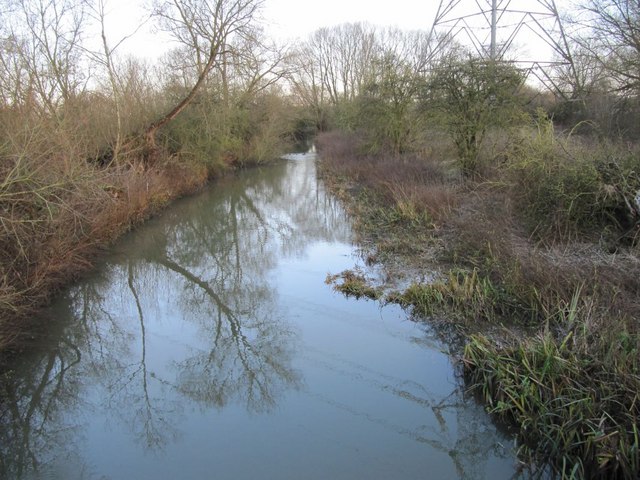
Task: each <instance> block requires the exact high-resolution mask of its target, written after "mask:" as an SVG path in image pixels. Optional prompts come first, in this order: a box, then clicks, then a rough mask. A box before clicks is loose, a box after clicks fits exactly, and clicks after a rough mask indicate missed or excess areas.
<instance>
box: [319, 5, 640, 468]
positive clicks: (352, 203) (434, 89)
mask: <svg viewBox="0 0 640 480" xmlns="http://www.w3.org/2000/svg"><path fill="white" fill-rule="evenodd" d="M626 3H627V2H590V3H589V4H588V5H587V7H588V8H586V10H583V12H586V13H585V14H588V15H589V16H588V17H586V18H590V19H591V22H595V23H591V24H590V23H589V21H585V20H584V19H583V20H581V22H582V23H581V26H582V27H583V28H582V29H581V30H580V32H579V33H580V35H581V36H580V37H578V36H577V34H576V37H575V38H574V39H573V40H574V45H575V46H576V55H575V56H573V57H572V58H571V59H572V61H573V62H574V63H573V67H574V68H575V70H574V73H579V72H581V73H583V74H584V75H583V76H580V75H577V76H575V75H574V76H573V77H572V78H569V76H567V77H565V79H566V81H567V82H568V83H570V84H571V85H570V86H571V88H569V89H568V90H569V91H572V92H573V94H572V96H571V97H567V96H563V95H560V92H558V96H557V97H556V98H555V99H552V100H551V101H550V100H549V99H548V98H547V99H546V100H545V101H544V102H540V101H539V98H536V96H535V92H534V91H533V90H532V89H530V88H529V87H526V86H524V85H523V79H522V77H521V75H520V73H519V72H518V71H517V70H515V69H513V67H512V66H511V65H509V64H501V63H499V62H491V61H487V60H483V59H478V58H474V57H469V56H465V54H460V53H459V50H457V49H453V50H450V51H449V52H448V53H446V52H445V54H443V55H441V56H439V57H438V58H433V57H430V58H429V60H428V62H429V65H430V67H431V68H428V69H422V70H420V69H407V68H405V67H404V65H407V62H395V63H394V64H393V65H395V67H394V68H395V71H394V74H393V75H389V74H388V73H385V72H384V69H383V70H380V71H376V70H375V68H376V66H378V65H386V67H387V68H389V65H391V64H390V63H384V62H380V63H376V62H370V63H369V65H371V68H372V69H373V71H372V72H370V74H369V76H368V77H367V78H368V79H369V81H368V82H367V81H365V82H363V84H362V85H363V86H362V88H361V89H360V90H358V92H357V93H356V94H355V97H354V99H353V100H352V101H351V102H350V104H349V105H345V103H344V102H342V103H340V104H338V103H335V104H332V103H331V102H327V104H325V110H326V111H325V118H327V119H330V122H329V124H330V125H332V126H333V127H334V128H336V131H330V132H327V133H322V134H321V135H320V136H319V137H318V139H317V145H318V148H319V150H320V152H321V158H322V168H323V174H324V176H325V178H326V179H327V181H328V182H329V184H330V185H331V187H332V188H333V189H334V191H336V192H337V193H338V194H339V195H341V196H342V197H343V198H345V200H346V202H347V204H348V205H349V207H350V209H351V211H352V212H353V213H354V215H355V217H356V219H357V227H358V231H359V232H360V235H361V240H362V241H363V243H364V244H365V245H369V247H370V248H369V252H368V253H367V261H373V262H376V261H379V262H383V263H386V264H389V263H391V262H394V261H398V259H399V258H400V259H401V260H402V261H404V262H405V265H412V266H414V267H418V269H419V273H422V275H421V276H423V277H424V276H425V275H424V272H425V271H429V272H432V273H431V274H429V275H426V277H427V278H428V280H427V281H424V282H422V283H414V284H412V285H411V286H409V287H408V288H407V289H406V290H405V291H402V292H389V291H388V289H384V288H383V291H384V294H383V296H382V299H383V301H391V302H398V303H400V304H402V305H406V306H411V307H412V308H413V310H414V312H415V314H416V315H418V316H420V317H423V318H424V317H427V318H432V319H437V320H438V321H439V322H442V321H444V319H446V321H448V322H450V323H451V324H453V325H454V326H455V327H456V330H459V331H462V332H465V334H466V337H467V341H466V347H465V348H464V351H461V352H460V357H461V365H462V367H463V370H464V373H465V377H466V378H467V380H468V382H469V386H470V389H471V390H472V391H475V392H477V393H478V394H479V395H480V396H481V397H482V398H483V400H484V401H485V402H486V403H487V407H488V409H489V410H490V411H491V412H492V413H494V414H496V415H498V416H500V417H502V418H504V419H506V420H508V421H509V422H513V423H515V424H516V425H517V426H518V427H519V428H518V431H519V439H520V454H521V456H522V458H523V459H524V460H526V461H528V462H531V463H532V464H534V465H535V464H539V465H542V468H543V469H546V471H547V472H552V474H553V475H557V476H559V477H562V478H629V479H632V478H637V477H638V475H640V453H639V449H640V440H639V438H640V437H639V436H638V431H637V424H638V416H639V414H640V403H639V402H638V396H637V392H638V387H639V386H640V385H639V383H640V371H639V370H638V358H639V357H638V352H639V351H640V325H639V324H638V319H639V318H640V302H639V301H638V298H640V297H639V294H640V281H639V279H640V259H639V257H638V252H639V251H638V243H639V242H638V241H639V232H640V181H639V180H640V179H639V177H638V172H639V171H640V147H639V146H638V145H637V144H636V143H635V139H637V124H638V121H639V120H640V117H639V116H638V113H637V112H638V110H637V109H635V107H634V106H635V105H636V104H637V101H638V96H637V95H638V91H637V89H636V88H635V87H634V85H635V84H634V77H633V73H632V72H634V71H635V70H633V68H628V66H629V65H631V66H633V65H634V62H635V60H636V54H635V52H637V50H634V49H636V47H637V45H636V44H635V43H633V42H632V41H631V40H630V39H631V38H632V37H633V34H634V32H635V30H634V29H635V24H636V22H634V21H629V19H631V18H636V17H634V16H633V15H636V13H637V12H635V9H634V7H633V6H630V7H629V8H626V7H625V5H626ZM629 5H630V3H629ZM634 12H635V13H634ZM599 16H604V18H605V20H607V21H606V22H599V21H596V20H597V18H598V17H599ZM594 19H595V20H594ZM585 25H586V26H587V27H589V25H597V26H596V27H595V28H594V29H592V30H589V29H588V28H587V29H585V28H584V27H585ZM603 28H609V29H611V33H612V34H611V35H608V36H601V35H600V36H599V33H598V32H599V31H600V30H601V29H603ZM598 29H600V30H598ZM333 33H334V34H335V35H337V36H340V35H343V34H344V32H338V31H336V32H333ZM591 33H593V38H591V40H589V38H588V36H589V35H591ZM613 33H615V34H616V36H615V38H616V39H617V40H616V43H615V44H614V43H612V42H610V41H608V40H609V39H613V38H614V35H613ZM376 34H378V35H379V33H377V32H375V31H374V32H373V36H374V38H376ZM594 39H600V41H601V42H602V41H605V39H606V44H601V43H598V42H596V41H595V40H594ZM625 42H626V43H625ZM374 43H375V42H374ZM611 49H613V50H614V52H613V53H612V52H610V51H609V50H611ZM380 52H382V50H380ZM380 55H381V57H380V58H382V59H384V58H386V57H384V55H382V53H380ZM400 58H402V55H400ZM406 58H407V59H409V58H411V57H410V56H408V57H406ZM621 65H624V68H622V67H621ZM407 76H409V77H410V78H411V80H410V81H409V80H408V78H407ZM319 78H322V75H319ZM380 78H386V79H388V82H389V84H390V85H392V87H390V86H388V85H385V84H384V83H379V82H376V81H375V79H380ZM383 85H384V88H383ZM406 85H411V90H407V89H404V88H403V86H406ZM394 88H395V89H398V90H399V91H400V90H402V91H406V92H410V93H408V94H407V97H402V98H406V99H407V100H406V103H404V104H403V103H402V102H400V101H398V99H399V98H401V97H399V96H396V97H394V96H393V94H391V95H388V96H387V95H380V93H379V92H381V91H385V92H393V91H394ZM563 91H565V92H566V91H567V89H563ZM373 93H375V95H373ZM394 98H395V99H394ZM536 105H539V106H544V107H545V108H544V109H543V108H541V107H538V108H537V109H536V108H535V107H536ZM349 109H351V110H352V111H354V112H359V113H357V114H356V115H355V117H356V118H357V117H358V116H360V117H361V119H360V121H359V122H358V121H353V120H350V122H349V123H345V122H344V118H345V117H344V116H339V115H338V112H344V111H349ZM394 112H401V113H400V114H398V115H397V116H394ZM553 115H556V116H557V118H556V119H554V118H553ZM349 118H352V117H349ZM396 119H403V120H404V121H405V122H406V124H405V125H407V126H404V127H402V128H400V130H399V131H401V132H403V133H404V134H405V135H406V136H405V137H404V138H403V140H402V141H397V139H399V138H400V137H399V136H395V137H394V136H393V135H387V133H386V132H389V131H390V130H389V129H391V128H392V126H393V125H396V124H397V125H402V122H398V121H396ZM633 125H635V127H634V126H633ZM414 127H415V128H414ZM562 127H564V128H565V130H564V131H563V130H562ZM394 139H395V140H394ZM329 280H333V281H334V283H339V285H338V288H339V289H340V290H342V291H346V293H349V294H352V293H353V291H352V289H351V287H352V286H353V287H354V288H356V287H357V288H356V289H355V290H354V291H358V292H362V291H364V290H366V288H367V285H366V283H364V284H363V283H362V282H364V281H365V280H366V279H365V278H364V277H362V276H358V277H357V280H358V282H357V285H352V282H351V281H350V280H351V274H350V272H344V273H343V274H340V275H338V276H334V277H332V278H330V279H329ZM340 281H342V283H340ZM379 291H380V287H376V292H379ZM496 327H498V328H499V330H498V329H497V328H496ZM523 327H524V328H523ZM523 332H526V333H523ZM532 332H533V333H532Z"/></svg>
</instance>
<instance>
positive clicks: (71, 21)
mask: <svg viewBox="0 0 640 480" xmlns="http://www.w3.org/2000/svg"><path fill="white" fill-rule="evenodd" d="M16 13H17V15H15V16H14V19H13V21H12V24H11V34H12V37H13V38H14V39H22V40H21V41H19V42H15V43H14V45H15V46H19V47H20V49H19V50H18V51H17V53H18V54H19V55H20V56H21V57H22V62H23V65H24V66H25V68H26V70H27V72H28V84H29V89H30V91H32V92H33V93H34V94H35V95H36V96H37V99H38V106H41V107H43V108H44V109H45V111H46V113H47V114H49V115H50V116H52V117H55V118H57V117H58V114H59V107H60V105H62V104H63V103H64V102H66V101H68V100H69V99H70V98H72V97H73V96H75V95H77V94H78V93H79V91H80V90H81V89H82V87H83V82H84V80H85V75H84V72H83V71H82V70H81V69H80V68H79V64H80V59H81V56H82V50H81V41H82V34H83V32H82V25H83V20H84V16H85V12H84V8H83V5H82V4H81V3H79V2H76V1H75V0H63V1H59V0H21V1H20V2H19V4H18V8H17V12H16Z"/></svg>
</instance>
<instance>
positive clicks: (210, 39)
mask: <svg viewBox="0 0 640 480" xmlns="http://www.w3.org/2000/svg"><path fill="white" fill-rule="evenodd" d="M262 3H263V0H159V1H158V2H156V4H155V5H154V15H155V17H156V18H158V19H159V21H160V26H161V27H162V28H163V29H164V30H166V31H167V32H169V34H171V36H172V37H173V38H174V39H175V40H176V41H177V42H178V43H179V44H181V45H182V46H183V47H184V48H185V49H186V50H187V52H188V53H189V54H190V55H191V56H192V58H193V61H194V65H195V67H196V71H197V74H198V76H197V79H196V81H195V83H194V84H193V85H192V86H191V88H190V89H189V91H188V92H187V94H186V95H185V96H184V97H183V98H182V99H181V100H180V101H179V102H178V103H177V104H176V105H175V106H174V107H173V108H172V109H171V110H170V111H169V112H167V113H166V114H165V115H163V116H162V117H161V118H160V119H158V120H157V121H155V122H153V123H151V124H150V125H149V126H148V127H147V128H146V130H145V133H144V137H145V142H146V148H147V153H148V156H149V159H153V157H154V156H155V155H156V153H157V145H156V135H157V132H158V130H160V129H161V128H162V127H164V126H165V125H167V124H168V123H169V122H171V121H172V120H173V119H174V118H176V117H177V116H178V115H179V114H180V112H182V111H183V110H184V109H185V108H186V107H187V106H188V105H189V104H190V103H191V102H192V100H193V99H194V98H195V97H196V94H197V93H198V91H199V90H200V89H201V88H202V87H203V86H204V85H205V84H206V80H207V77H208V75H209V73H210V72H211V71H212V70H213V69H214V68H215V67H216V66H220V64H221V62H224V58H225V56H227V55H228V54H229V53H230V52H231V47H230V43H231V41H232V39H233V38H234V37H244V36H247V35H250V34H251V31H252V28H253V23H254V19H255V16H256V13H257V11H258V9H259V8H260V6H261V5H262Z"/></svg>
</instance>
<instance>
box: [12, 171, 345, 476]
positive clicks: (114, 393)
mask: <svg viewBox="0 0 640 480" xmlns="http://www.w3.org/2000/svg"><path fill="white" fill-rule="evenodd" d="M310 168H313V165H312V164H310V163H307V164H298V165H293V164H288V163H283V164H282V165H280V166H278V167H276V168H271V169H266V170H264V171H263V172H261V174H260V175H248V176H246V177H244V178H243V179H238V180H236V181H235V182H234V183H233V184H230V185H227V186H226V187H225V188H224V189H223V190H224V192H223V193H218V192H217V191H215V190H213V191H212V192H209V193H207V194H204V195H203V196H201V197H199V198H194V199H191V200H189V201H186V202H183V203H182V204H181V205H179V206H177V207H176V208H174V209H173V210H172V211H170V212H168V213H167V214H166V215H165V216H164V217H163V219H162V220H155V221H152V222H151V223H150V224H149V225H148V226H145V228H144V229H143V230H142V231H141V232H139V233H138V234H137V235H135V236H132V237H131V238H130V239H129V240H128V241H127V242H124V244H123V245H122V246H121V247H120V250H121V251H122V252H123V253H122V254H116V255H114V257H113V258H112V261H110V262H109V263H108V264H107V265H105V266H104V267H103V268H102V270H101V273H100V274H99V276H96V277H95V278H93V279H90V280H88V281H86V282H83V283H82V284H80V285H78V286H77V287H75V288H73V289H72V290H71V291H70V292H69V293H68V294H67V298H66V301H64V302H61V304H60V305H59V306H58V308H57V312H56V315H61V316H62V317H64V320H62V319H55V320H53V321H52V324H55V325H57V326H61V325H64V326H65V328H60V329H59V330H60V331H58V332H54V329H53V328H52V330H51V331H50V332H48V334H49V336H53V335H52V334H53V333H55V334H56V338H55V339H53V338H51V343H49V344H48V348H43V349H42V350H40V353H38V352H34V354H33V361H32V364H31V365H30V366H29V367H28V368H24V369H20V370H18V369H16V370H15V371H14V372H13V373H12V374H11V375H7V376H6V377H5V378H4V379H3V381H2V395H1V397H0V424H1V425H2V430H1V432H2V433H0V435H1V442H2V444H1V447H0V477H2V478H5V477H15V478H21V477H22V476H23V475H24V474H25V472H28V471H30V470H37V469H42V468H43V465H44V464H47V463H49V462H52V463H55V461H56V460H55V458H54V457H56V458H57V457H64V456H65V455H68V456H69V455H70V452H71V451H73V450H74V443H73V439H77V438H78V436H79V435H78V434H79V431H80V430H82V428H83V423H82V422H83V420H82V419H76V418H74V415H73V410H74V408H75V407H76V406H77V405H78V404H84V405H83V407H84V408H88V409H104V408H107V409H108V410H109V411H111V412H112V416H113V417H115V418H120V420H121V422H122V424H123V425H127V426H128V428H129V429H130V431H131V434H132V435H133V436H134V437H135V438H137V439H138V441H139V442H140V443H142V444H144V445H145V447H146V448H149V449H161V448H162V447H163V446H164V445H166V443H167V442H170V441H173V440H174V439H175V438H176V437H177V436H179V435H180V421H181V411H182V410H183V408H184V401H185V400H189V401H191V402H195V403H196V404H198V405H200V406H201V407H202V408H205V409H206V408H212V407H214V408H224V407H225V406H227V405H229V404H230V403H232V402H239V403H242V404H243V405H244V406H245V407H246V408H247V409H249V410H250V411H254V412H263V411H268V410H270V409H271V408H273V407H274V406H275V405H276V404H277V401H278V398H279V397H280V396H281V395H282V393H283V392H284V391H285V390H287V389H291V388H297V387H298V385H299V383H300V380H301V379H300V375H299V373H298V372H296V371H295V370H294V369H293V368H292V367H291V356H292V353H293V351H294V349H295V335H294V332H293V331H292V330H291V329H290V327H289V326H288V325H287V324H286V322H285V321H284V320H282V312H279V311H278V309H277V307H276V305H275V299H276V294H275V292H274V291H273V288H272V286H271V285H270V281H269V278H268V275H269V271H270V270H271V269H272V268H273V266H274V265H275V264H276V262H277V258H278V256H280V255H296V254H300V253H301V252H303V251H304V248H305V244H306V243H308V242H309V241H312V240H325V241H326V240H331V239H335V238H336V237H341V239H342V240H346V239H347V238H348V234H349V230H348V226H347V225H346V224H345V223H344V219H343V216H342V215H341V211H340V210H339V206H338V205H337V204H336V203H333V202H331V201H328V200H326V197H325V196H324V195H319V194H318V191H317V186H316V185H315V179H314V176H313V175H311V174H310V173H311V172H310V170H309V169H310ZM287 170H289V172H287ZM291 171H293V172H294V174H293V175H290V173H291ZM288 174H289V175H288ZM125 251H126V253H124V252H125ZM159 319H162V321H170V322H174V323H177V324H182V325H184V328H185V329H186V328H187V327H186V326H187V325H192V326H193V327H194V331H195V332H196V335H197V341H194V342H191V343H193V344H191V343H190V339H189V338H185V339H182V340H181V341H184V342H185V343H186V345H185V346H183V348H182V349H178V350H179V351H178V352H176V353H175V355H173V356H167V355H165V354H164V353H163V352H162V351H158V349H157V346H155V345H154V342H153V341H150V337H149V334H150V332H151V334H152V335H154V338H155V336H157V335H158V334H157V331H155V330H154V329H157V327H158V323H159V322H160V320H159ZM136 325H137V328H136V327H135V326H136ZM172 328H173V331H179V330H180V328H176V326H175V325H174V326H173V327H172ZM191 340H193V339H191ZM150 361H151V362H152V364H150V363H149V362H150ZM23 362H24V359H23ZM87 404H89V405H87ZM65 451H66V453H64V452H65ZM49 452H56V453H55V454H54V453H51V454H49ZM61 452H62V453H61ZM78 469H80V470H86V467H83V466H78Z"/></svg>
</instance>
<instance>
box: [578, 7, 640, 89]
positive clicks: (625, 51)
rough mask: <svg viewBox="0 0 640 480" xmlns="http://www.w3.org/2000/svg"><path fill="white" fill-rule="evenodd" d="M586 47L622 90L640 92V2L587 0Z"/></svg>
mask: <svg viewBox="0 0 640 480" xmlns="http://www.w3.org/2000/svg"><path fill="white" fill-rule="evenodd" d="M582 11H583V13H584V14H585V16H584V17H586V18H582V19H581V23H582V24H583V26H585V27H586V28H587V32H588V33H586V34H585V35H584V37H583V38H582V39H580V41H581V43H582V45H583V47H585V48H586V49H588V51H590V52H591V54H592V55H593V57H594V58H595V59H596V60H597V61H598V62H599V63H600V64H601V65H602V66H603V67H604V68H605V69H606V70H607V72H608V73H609V75H610V76H611V78H612V79H613V80H614V81H615V84H616V85H615V90H617V91H619V92H633V93H635V94H638V93H640V2H638V0H586V1H585V3H583V4H582Z"/></svg>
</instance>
